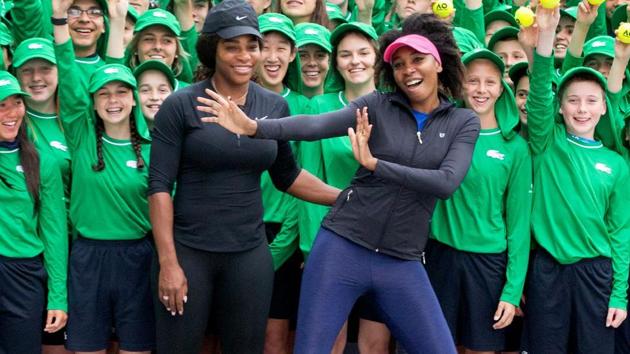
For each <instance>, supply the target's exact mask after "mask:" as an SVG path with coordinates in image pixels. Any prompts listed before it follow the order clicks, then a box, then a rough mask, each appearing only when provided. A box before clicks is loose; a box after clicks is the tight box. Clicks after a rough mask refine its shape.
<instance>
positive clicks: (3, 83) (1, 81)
mask: <svg viewBox="0 0 630 354" xmlns="http://www.w3.org/2000/svg"><path fill="white" fill-rule="evenodd" d="M10 84H11V80H0V86H6V85H10Z"/></svg>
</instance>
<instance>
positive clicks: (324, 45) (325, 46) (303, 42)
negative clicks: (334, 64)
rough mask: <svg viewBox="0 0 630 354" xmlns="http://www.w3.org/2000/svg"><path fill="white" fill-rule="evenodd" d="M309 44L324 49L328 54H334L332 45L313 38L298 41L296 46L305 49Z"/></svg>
mask: <svg viewBox="0 0 630 354" xmlns="http://www.w3.org/2000/svg"><path fill="white" fill-rule="evenodd" d="M309 44H314V45H316V46H318V47H322V48H323V49H324V50H325V51H327V52H328V53H332V46H331V45H330V43H322V42H321V41H317V40H314V39H312V38H309V39H302V40H300V39H298V40H297V42H296V43H295V45H296V46H297V47H298V48H300V47H303V46H305V45H309Z"/></svg>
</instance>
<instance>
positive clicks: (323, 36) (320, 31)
mask: <svg viewBox="0 0 630 354" xmlns="http://www.w3.org/2000/svg"><path fill="white" fill-rule="evenodd" d="M295 37H296V38H297V41H296V43H295V44H296V45H297V46H298V48H299V47H303V46H305V45H307V44H315V45H318V46H320V47H322V48H324V50H326V51H327V52H328V53H332V45H331V44H330V31H328V29H327V28H326V27H324V26H322V25H318V24H316V23H310V22H307V23H300V24H298V25H297V26H295Z"/></svg>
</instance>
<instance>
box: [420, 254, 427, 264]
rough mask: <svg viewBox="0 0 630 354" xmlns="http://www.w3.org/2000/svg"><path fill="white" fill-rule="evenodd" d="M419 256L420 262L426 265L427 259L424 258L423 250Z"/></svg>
mask: <svg viewBox="0 0 630 354" xmlns="http://www.w3.org/2000/svg"><path fill="white" fill-rule="evenodd" d="M420 257H422V264H424V265H426V264H427V259H426V258H424V252H422V255H420Z"/></svg>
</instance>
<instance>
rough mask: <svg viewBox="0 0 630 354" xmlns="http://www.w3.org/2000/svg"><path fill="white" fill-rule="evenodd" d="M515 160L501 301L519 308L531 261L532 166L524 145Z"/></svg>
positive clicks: (508, 202) (507, 205) (507, 202)
mask: <svg viewBox="0 0 630 354" xmlns="http://www.w3.org/2000/svg"><path fill="white" fill-rule="evenodd" d="M515 156H518V159H517V160H515V161H514V166H513V167H512V169H511V171H510V176H509V181H508V186H507V196H506V199H505V219H506V220H505V224H506V232H507V254H508V258H507V269H506V278H507V279H506V283H505V286H504V287H503V292H502V293H501V300H502V301H506V302H509V303H510V304H512V305H514V306H516V307H518V305H519V303H520V300H521V295H522V294H523V287H524V286H525V275H526V274H527V263H528V260H529V247H530V231H529V230H530V229H529V219H530V210H531V203H532V199H531V197H532V194H531V186H532V162H531V158H530V156H529V152H528V149H527V145H526V144H525V143H523V144H519V145H518V149H517V151H515Z"/></svg>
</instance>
